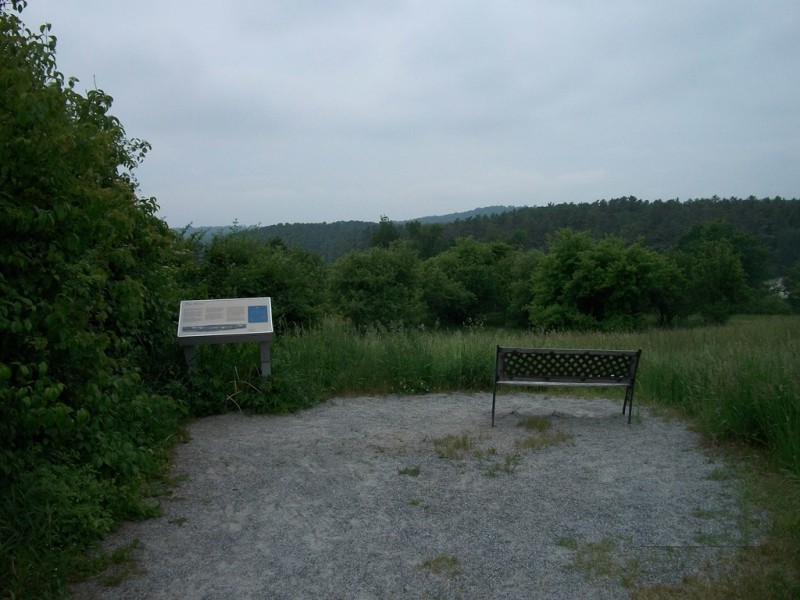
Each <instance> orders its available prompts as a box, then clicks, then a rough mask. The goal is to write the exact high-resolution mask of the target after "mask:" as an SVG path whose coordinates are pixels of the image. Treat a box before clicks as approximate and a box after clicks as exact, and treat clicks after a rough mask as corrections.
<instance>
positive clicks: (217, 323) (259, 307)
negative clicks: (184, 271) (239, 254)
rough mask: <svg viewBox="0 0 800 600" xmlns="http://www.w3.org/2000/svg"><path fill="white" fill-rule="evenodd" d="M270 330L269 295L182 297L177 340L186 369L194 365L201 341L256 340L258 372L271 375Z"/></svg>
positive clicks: (227, 342) (225, 342)
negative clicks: (187, 366) (210, 298)
mask: <svg viewBox="0 0 800 600" xmlns="http://www.w3.org/2000/svg"><path fill="white" fill-rule="evenodd" d="M273 337H274V332H273V329H272V302H271V298H225V299H221V300H183V301H181V308H180V315H179V316H178V343H179V344H181V345H182V346H183V347H184V348H183V352H184V354H185V355H186V362H187V364H188V365H189V369H190V370H191V369H193V368H194V367H195V366H196V364H197V346H198V345H200V344H230V343H240V342H259V343H260V344H261V375H262V377H267V376H269V374H270V356H269V344H270V342H271V341H272V338H273Z"/></svg>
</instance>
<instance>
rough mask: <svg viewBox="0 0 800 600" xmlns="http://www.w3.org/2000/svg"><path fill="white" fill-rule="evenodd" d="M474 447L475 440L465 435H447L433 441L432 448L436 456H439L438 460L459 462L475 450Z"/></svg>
mask: <svg viewBox="0 0 800 600" xmlns="http://www.w3.org/2000/svg"><path fill="white" fill-rule="evenodd" d="M475 445H476V442H475V440H473V439H472V438H471V437H470V436H469V434H466V433H463V434H461V435H453V434H448V435H446V436H444V437H441V438H436V439H435V440H433V448H434V449H435V450H436V454H438V455H439V458H444V459H446V460H461V459H462V458H464V457H465V456H466V455H468V454H469V453H470V452H471V451H472V450H473V449H474V448H475Z"/></svg>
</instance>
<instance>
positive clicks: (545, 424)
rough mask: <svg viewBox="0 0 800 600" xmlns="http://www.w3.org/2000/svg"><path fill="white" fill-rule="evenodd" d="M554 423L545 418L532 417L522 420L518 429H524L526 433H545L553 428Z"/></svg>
mask: <svg viewBox="0 0 800 600" xmlns="http://www.w3.org/2000/svg"><path fill="white" fill-rule="evenodd" d="M552 426H553V425H552V423H550V421H549V420H548V419H546V418H545V417H539V416H536V415H534V416H531V417H525V418H524V419H520V421H519V423H517V427H523V428H524V429H525V430H526V431H538V432H540V433H543V432H545V431H548V430H549V429H550V428H551V427H552Z"/></svg>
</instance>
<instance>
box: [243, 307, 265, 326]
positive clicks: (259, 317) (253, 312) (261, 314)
mask: <svg viewBox="0 0 800 600" xmlns="http://www.w3.org/2000/svg"><path fill="white" fill-rule="evenodd" d="M247 322H248V323H269V309H268V308H267V305H266V304H262V305H259V306H248V307H247Z"/></svg>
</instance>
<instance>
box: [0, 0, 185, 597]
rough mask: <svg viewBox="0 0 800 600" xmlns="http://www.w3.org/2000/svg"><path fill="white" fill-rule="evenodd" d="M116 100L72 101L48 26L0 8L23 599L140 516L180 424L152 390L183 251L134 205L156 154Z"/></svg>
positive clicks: (0, 144)
mask: <svg viewBox="0 0 800 600" xmlns="http://www.w3.org/2000/svg"><path fill="white" fill-rule="evenodd" d="M17 4H21V3H15V5H17ZM111 102H112V100H111V97H110V96H108V95H107V94H105V93H104V92H102V91H100V90H90V91H89V92H87V93H86V95H81V94H79V93H78V92H76V91H75V81H74V80H65V78H64V76H63V75H62V74H61V73H60V72H58V71H57V70H56V61H55V38H54V37H52V36H50V35H49V27H48V26H43V27H42V28H41V29H40V30H39V32H38V33H33V32H31V31H29V30H27V29H26V28H25V27H24V26H23V24H22V22H21V21H20V20H19V18H18V17H17V15H16V14H14V12H13V10H12V7H9V6H8V5H7V4H6V3H5V2H0V439H2V440H3V445H2V448H0V529H2V531H3V532H4V534H3V543H2V545H0V581H2V582H4V586H5V584H6V582H8V585H9V586H11V588H8V589H14V590H15V591H14V592H13V595H15V596H23V595H31V596H33V595H37V594H36V593H34V592H33V591H31V590H29V589H26V588H25V586H26V585H34V586H36V585H38V583H37V582H38V581H39V580H40V579H43V578H42V577H40V575H41V574H42V573H43V570H46V569H47V568H49V566H50V559H49V558H48V556H50V555H49V554H48V552H49V551H50V550H52V551H53V552H55V553H58V552H61V551H64V550H65V549H71V551H75V550H76V549H80V548H81V547H83V546H85V545H87V544H89V543H91V542H92V541H93V540H96V539H98V538H100V537H102V536H103V535H105V534H106V533H107V532H108V531H109V529H110V527H111V524H112V523H113V522H114V520H115V519H118V518H121V516H129V515H130V514H132V513H133V512H136V510H137V509H136V508H135V506H136V503H137V497H138V494H139V489H138V487H139V484H140V483H141V481H142V478H143V476H144V474H145V473H148V472H152V470H153V469H155V468H157V467H158V466H159V465H160V464H162V463H161V457H160V456H159V447H160V446H161V445H162V444H164V443H165V440H166V439H167V438H169V436H170V435H172V434H173V433H174V432H175V430H176V429H177V427H178V423H179V422H180V419H181V416H182V407H181V406H180V405H179V404H178V403H177V402H175V401H174V400H172V399H171V398H168V397H165V396H159V395H155V394H153V393H151V391H150V390H149V389H148V386H146V385H145V384H144V382H143V380H142V377H141V373H142V372H145V371H146V372H148V373H152V372H157V371H159V370H162V371H163V370H164V369H166V370H167V371H169V370H170V369H169V367H166V366H165V363H166V362H168V361H165V360H164V359H165V358H168V357H171V356H172V354H171V352H170V351H169V350H165V348H167V347H168V344H166V343H165V340H166V339H167V338H168V337H169V336H171V335H173V332H174V328H173V324H172V323H173V319H174V311H175V306H176V302H177V298H178V290H177V287H176V284H175V280H174V277H173V271H174V269H175V266H176V260H177V256H178V253H177V252H176V250H177V248H178V247H179V244H180V242H179V240H178V239H177V237H176V236H175V235H174V234H173V233H172V232H170V230H169V229H168V227H167V226H166V224H165V223H164V222H163V221H161V220H160V219H158V218H157V217H156V215H155V212H156V208H157V207H156V204H155V201H154V200H153V199H152V198H140V197H138V196H137V194H136V190H137V182H136V179H135V178H134V176H133V170H134V169H135V168H136V166H137V165H138V164H139V162H140V161H141V160H142V159H143V157H144V155H145V153H146V151H147V150H148V148H149V146H148V144H147V143H146V142H143V141H141V140H136V139H132V140H131V139H128V138H127V137H126V135H125V131H124V129H123V127H122V125H121V124H120V123H119V121H118V120H117V119H116V118H115V117H113V116H111V114H110V113H109V110H110V107H111ZM21 499H24V506H25V509H24V510H20V504H19V502H20V500H21ZM37 565H38V566H37ZM22 573H26V575H25V576H22V575H20V574H22ZM49 575H50V574H48V577H46V578H44V579H47V580H49V579H51V578H50V577H49ZM56 585H57V584H56ZM6 593H8V592H7V588H6V587H3V589H2V595H6Z"/></svg>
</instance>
